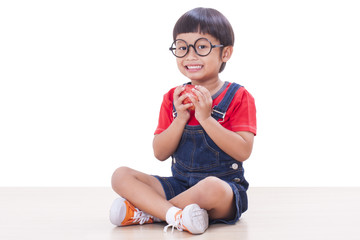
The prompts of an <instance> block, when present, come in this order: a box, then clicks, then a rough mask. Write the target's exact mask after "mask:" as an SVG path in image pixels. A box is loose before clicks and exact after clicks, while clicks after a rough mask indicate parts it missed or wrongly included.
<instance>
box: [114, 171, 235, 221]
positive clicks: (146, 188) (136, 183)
mask: <svg viewBox="0 0 360 240" xmlns="http://www.w3.org/2000/svg"><path fill="white" fill-rule="evenodd" d="M112 187H113V189H114V191H115V192H116V193H118V194H119V195H120V196H122V197H123V198H125V199H127V200H129V201H130V202H131V203H132V204H134V205H135V206H136V207H137V208H139V209H141V210H142V211H144V212H147V213H148V214H150V215H152V216H154V217H157V218H160V219H161V220H165V219H166V213H167V211H168V210H169V209H170V208H171V207H173V206H175V207H178V208H180V209H184V208H185V207H186V206H187V205H189V204H193V203H196V204H198V205H199V206H200V207H201V208H202V209H205V210H207V211H208V214H209V217H210V219H228V218H231V217H233V216H234V212H235V211H234V208H235V204H234V196H233V195H234V194H233V191H232V189H231V187H230V186H229V185H228V184H227V183H226V182H224V181H223V180H221V179H219V178H216V177H207V178H205V179H203V180H201V181H200V182H199V183H197V184H196V185H195V186H193V187H191V188H190V189H188V190H186V191H185V192H183V193H181V194H179V195H177V196H176V197H174V198H172V199H170V201H167V200H166V196H165V192H164V190H163V188H162V185H161V183H160V182H159V181H158V179H157V178H155V177H153V176H151V175H148V174H145V173H142V172H139V171H136V170H133V169H131V168H127V167H120V168H118V169H117V170H116V171H115V172H114V174H113V176H112ZM144 200H146V201H144Z"/></svg>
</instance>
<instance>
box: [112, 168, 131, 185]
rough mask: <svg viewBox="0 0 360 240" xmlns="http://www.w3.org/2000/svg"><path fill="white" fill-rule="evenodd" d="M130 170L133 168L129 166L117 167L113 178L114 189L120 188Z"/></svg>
mask: <svg viewBox="0 0 360 240" xmlns="http://www.w3.org/2000/svg"><path fill="white" fill-rule="evenodd" d="M130 172H131V169H130V168H128V167H119V168H118V169H116V170H115V171H114V173H113V175H112V178H111V185H112V188H113V189H114V190H115V189H116V188H118V187H119V186H120V185H121V184H122V183H123V182H124V181H125V180H126V178H127V177H128V174H129V173H130Z"/></svg>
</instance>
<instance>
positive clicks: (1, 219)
mask: <svg viewBox="0 0 360 240" xmlns="http://www.w3.org/2000/svg"><path fill="white" fill-rule="evenodd" d="M115 198H116V195H115V194H114V193H113V192H112V190H111V189H110V188H0V239H1V240H12V239H16V240H20V239H21V240H23V239H37V240H43V239H46V240H50V239H51V240H56V239H62V240H72V239H77V240H80V239H81V240H82V239H84V240H86V239H100V240H106V239H114V240H115V239H116V240H120V239H182V238H186V239H188V238H196V239H216V240H230V239H241V240H247V239H251V240H255V239H256V240H271V239H276V240H283V239H284V240H285V239H286V240H294V239H302V240H304V239H316V240H322V239H324V240H325V239H326V240H331V239H345V240H355V239H356V240H358V239H360V228H359V226H360V188H250V190H249V203H250V206H249V210H248V211H247V212H246V213H245V214H244V215H243V217H242V218H241V220H240V221H239V222H238V223H237V224H236V225H232V226H230V225H223V224H218V225H211V226H210V227H209V229H208V230H207V231H206V232H205V233H204V234H202V235H198V236H193V235H191V234H189V233H186V232H178V231H174V233H171V231H168V232H167V233H163V231H162V230H163V227H164V226H165V224H148V225H143V226H129V227H121V228H119V227H114V226H113V225H111V223H110V222H109V220H108V212H109V207H110V205H111V203H112V201H113V199H115Z"/></svg>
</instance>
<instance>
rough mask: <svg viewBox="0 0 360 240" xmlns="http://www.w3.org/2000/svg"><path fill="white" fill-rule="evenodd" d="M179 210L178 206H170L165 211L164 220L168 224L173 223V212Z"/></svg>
mask: <svg viewBox="0 0 360 240" xmlns="http://www.w3.org/2000/svg"><path fill="white" fill-rule="evenodd" d="M179 210H181V209H180V208H177V207H171V208H169V210H168V211H167V212H166V222H167V223H168V224H173V223H174V222H175V214H176V213H177V212H178V211H179Z"/></svg>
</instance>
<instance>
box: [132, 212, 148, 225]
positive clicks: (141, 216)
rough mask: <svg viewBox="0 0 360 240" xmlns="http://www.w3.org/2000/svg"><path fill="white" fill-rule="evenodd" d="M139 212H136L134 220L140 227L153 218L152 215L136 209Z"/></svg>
mask: <svg viewBox="0 0 360 240" xmlns="http://www.w3.org/2000/svg"><path fill="white" fill-rule="evenodd" d="M136 210H137V211H135V212H134V216H133V217H132V219H134V221H133V222H134V223H137V222H138V223H139V224H140V225H142V224H144V223H146V222H148V221H149V220H150V218H151V215H149V214H146V213H144V212H143V211H140V210H139V209H136Z"/></svg>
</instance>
